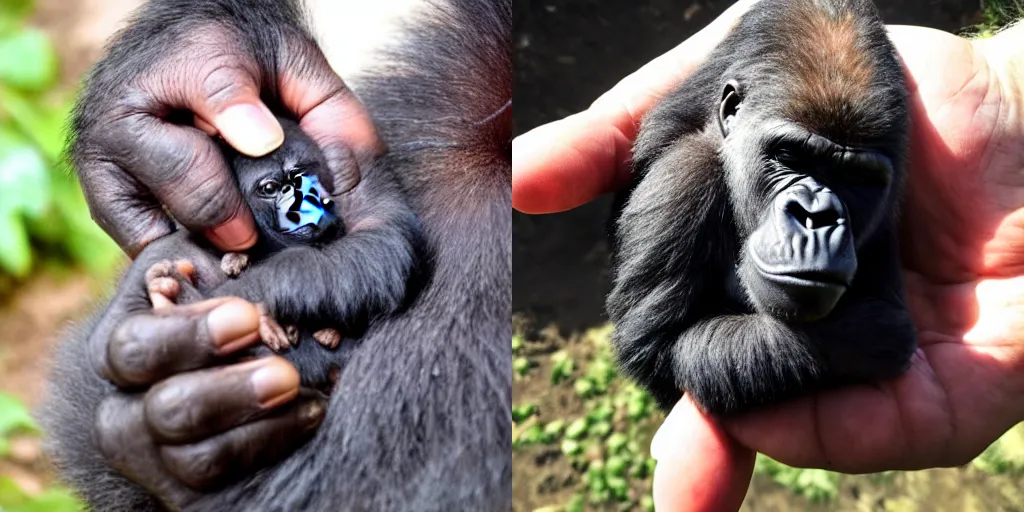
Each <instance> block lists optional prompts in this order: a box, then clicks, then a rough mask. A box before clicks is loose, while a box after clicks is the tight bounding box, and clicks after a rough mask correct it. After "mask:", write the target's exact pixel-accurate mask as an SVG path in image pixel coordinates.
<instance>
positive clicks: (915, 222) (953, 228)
mask: <svg viewBox="0 0 1024 512" xmlns="http://www.w3.org/2000/svg"><path fill="white" fill-rule="evenodd" d="M749 5H750V2H744V3H741V4H739V5H737V6H735V7H734V8H733V9H730V11H727V12H726V13H725V14H724V15H723V16H722V17H720V18H719V19H718V20H716V22H715V23H714V24H712V25H710V26H709V27H708V28H706V29H705V30H704V31H702V32H701V33H699V34H698V35H696V36H694V38H691V39H690V40H688V41H686V42H685V43H683V44H682V45H680V46H679V47H678V48H676V49H675V50H673V51H671V52H669V53H668V54H666V55H664V56H662V57H659V59H657V60H655V61H653V62H652V63H651V64H648V65H647V66H645V67H644V68H642V69H641V70H640V71H638V72H637V73H636V74H634V75H631V76H630V77H628V78H626V79H625V80H623V81H622V82H621V83H620V84H619V85H617V86H616V87H615V88H613V89H612V90H611V91H609V92H608V93H607V94H605V95H604V96H602V98H601V99H599V100H598V101H597V102H595V104H594V106H593V107H592V108H591V109H590V110H588V111H586V112H584V113H581V114H577V115H576V116H573V117H570V118H568V119H565V120H562V121H558V122H556V123H552V124H550V125H547V126H545V127H541V128H538V129H537V130H535V131H533V132H530V133H528V134H525V135H523V136H522V137H520V138H519V139H517V140H516V141H515V142H514V143H513V152H514V154H515V158H514V160H513V203H514V205H515V207H516V208H517V209H519V210H521V211H524V212H527V213H542V212H554V211H560V210H564V209H568V208H572V207H575V206H578V205H580V204H583V203H585V202H586V201H589V200H590V199H593V198H594V197H596V196H597V195H600V194H602V193H605V192H610V191H613V190H616V189H617V188H619V187H621V186H622V185H623V184H624V183H625V182H626V181H627V173H628V161H629V148H630V145H631V144H632V140H633V138H634V137H635V134H636V126H637V121H638V120H639V119H640V118H641V117H642V116H643V114H644V113H645V112H646V111H647V110H648V109H649V108H650V107H651V106H652V105H653V104H654V103H655V102H656V100H657V99H658V97H659V96H660V95H661V94H662V93H664V92H665V91H666V90H668V89H669V88H671V87H672V86H674V85H675V84H677V83H679V81H680V80H682V78H683V77H685V76H686V75H688V74H689V73H690V72H691V71H692V70H693V69H694V68H695V67H696V66H697V65H699V63H700V60H701V59H702V58H703V56H704V55H706V53H707V51H709V50H710V48H711V47H713V45H714V44H715V43H716V42H717V41H718V40H720V39H721V38H722V37H723V36H724V34H725V32H726V31H727V30H728V28H729V27H730V26H731V24H732V22H733V21H734V20H735V19H736V18H737V17H738V15H739V14H740V13H741V12H742V11H743V10H745V9H746V8H747V7H748V6H749ZM1022 29H1024V27H1018V28H1017V29H1016V30H1015V31H1010V32H1007V33H1004V34H1002V35H1000V36H997V37H996V38H995V39H993V40H990V41H981V42H977V43H971V42H969V41H966V40H964V39H961V38H957V37H954V36H952V35H950V34H946V33H943V32H939V31H934V30H928V29H922V28H914V27H892V28H891V35H892V38H893V40H894V42H895V44H896V46H897V48H898V49H899V51H900V53H901V55H902V57H903V59H904V61H905V65H906V67H907V71H908V73H909V75H910V86H911V93H912V105H911V114H912V122H913V125H914V131H913V134H912V142H911V146H912V147H911V151H912V159H911V166H910V169H909V173H910V179H909V189H908V193H907V203H906V206H905V216H904V224H903V225H904V230H905V233H904V237H903V248H904V263H905V268H906V275H907V280H908V294H909V302H910V304H909V306H910V308H911V313H912V315H913V317H914V320H915V323H916V324H917V327H918V329H919V345H920V348H919V350H918V353H917V354H916V355H915V357H914V361H913V365H912V367H911V369H910V371H908V372H907V373H906V374H905V375H904V376H902V377H900V378H899V379H896V380H894V381H891V382H886V383H882V384H879V385H877V386H861V387H849V388H843V389H840V390H835V391H829V392H823V393H819V394H816V395H814V396H810V397H807V398H803V399H800V400H796V401H793V402H791V403H787V404H785V405H783V406H780V407H777V408H773V409H771V410H768V411H764V412H760V413H756V414H751V415H748V416H745V417H743V418H740V419H737V420H733V421H729V422H727V423H724V424H719V423H717V422H716V421H714V420H712V419H709V418H707V417H705V416H704V415H702V414H701V413H700V412H699V411H697V409H696V408H695V407H693V405H692V403H690V402H689V401H688V400H687V399H685V398H684V399H683V400H682V401H681V402H680V404H679V405H678V406H677V407H676V408H675V409H674V410H673V412H672V413H671V414H670V415H669V417H668V419H667V420H666V422H665V425H663V427H662V429H661V430H660V431H659V433H658V436H656V438H655V442H654V443H652V454H653V455H654V456H655V458H657V459H658V460H659V464H658V469H657V470H656V472H655V502H656V505H657V507H658V509H659V510H735V509H737V508H738V507H739V505H740V504H741V503H742V498H743V495H744V494H745V491H746V487H747V485H748V482H749V478H750V472H751V471H752V467H753V452H752V451H751V450H756V451H760V452H763V453H765V454H767V455H769V456H772V457H773V458H776V459H778V460H780V461H782V462H785V463H788V464H791V465H795V466H802V467H820V468H826V469H832V470H837V471H844V472H871V471H880V470H886V469H920V468H926V467H936V466H950V465H957V464H961V463H964V462H966V461H967V460H969V459H971V458H973V457H974V456H976V455H977V454H978V453H980V452H981V451H982V450H983V449H984V448H985V447H986V446H987V445H988V444H990V443H991V442H992V441H994V440H995V439H996V438H997V437H998V436H999V435H1000V434H1001V433H1002V432H1003V431H1005V430H1006V429H1007V428H1009V427H1010V426H1012V425H1013V424H1015V423H1016V422H1018V421H1020V420H1021V419H1024V403H1022V402H1021V401H1020V399H1019V397H1020V396H1021V392H1022V388H1024V334H1021V332H1024V329H1022V327H1024V291H1022V290H1024V277H1022V276H1024V177H1022V174H1021V167H1022V163H1024V120H1022V119H1021V117H1020V116H1021V112H1022V107H1024V97H1022V96H1021V88H1020V84H1021V83H1024V76H1022V75H1021V74H1020V72H1019V71H1016V73H1017V74H1016V75H1013V73H1014V72H1015V71H1013V69H1014V67H1013V66H1011V65H1009V62H1010V60H1011V59H1012V58H1016V59H1017V68H1016V69H1021V68H1020V58H1021V57H1020V55H1017V56H1015V57H1012V56H1010V55H1008V54H1007V53H1005V52H1009V51H1013V49H1019V48H1020V47H1021V45H1020V44H1019V43H1018V44H1012V43H1007V42H1006V41H1004V39H1005V38H1011V37H1012V38H1015V39H1016V40H1017V41H1019V40H1020V39H1021V38H1022V37H1024V35H1022V34H1021V31H1022ZM1017 51H1019V50H1017ZM808 440H817V441H816V442H808Z"/></svg>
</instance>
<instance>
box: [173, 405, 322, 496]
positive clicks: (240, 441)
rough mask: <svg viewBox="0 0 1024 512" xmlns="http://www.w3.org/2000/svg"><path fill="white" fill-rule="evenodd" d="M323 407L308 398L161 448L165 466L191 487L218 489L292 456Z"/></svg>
mask: <svg viewBox="0 0 1024 512" xmlns="http://www.w3.org/2000/svg"><path fill="white" fill-rule="evenodd" d="M325 406H326V404H325V402H324V400H323V398H320V397H316V398H310V399H308V400H305V401H302V402H298V403H295V404H293V405H291V406H290V407H288V408H287V409H286V410H285V411H283V412H282V413H281V414H278V415H274V416H272V417H269V418H265V419H262V420H259V421H257V422H253V423H249V424H246V425H243V426H241V427H238V428H235V429H233V430H229V431H228V432H225V433H224V434H221V435H219V436H217V437H214V438H210V439H207V440H205V441H202V442H200V443H196V444H190V445H184V446H162V447H161V448H160V455H161V458H162V459H163V461H164V467H165V468H167V470H168V471H169V472H170V473H172V474H173V475H175V476H176V477H177V478H178V479H179V480H181V481H182V482H183V483H184V484H185V485H187V486H189V487H191V488H192V489H196V490H205V489H211V488H216V487H219V486H221V485H224V484H225V483H227V482H229V481H231V480H230V478H231V477H232V476H233V475H239V474H243V475H247V474H251V473H252V472H254V471H255V470H257V469H259V468H261V467H265V466H267V465H270V464H273V463H275V462H278V461H280V460H282V459H284V458H285V457H287V456H288V455H290V454H292V453H293V452H294V451H295V449H296V448H298V447H299V446H300V445H302V444H303V443H305V442H306V441H308V440H309V439H310V438H311V437H312V436H313V434H314V433H315V431H316V429H317V427H319V426H320V423H321V422H322V421H323V418H324V414H325V411H326V407H325Z"/></svg>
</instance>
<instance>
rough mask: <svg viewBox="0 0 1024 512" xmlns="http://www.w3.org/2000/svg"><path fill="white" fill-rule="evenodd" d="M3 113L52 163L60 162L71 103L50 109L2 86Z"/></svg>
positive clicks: (0, 87)
mask: <svg viewBox="0 0 1024 512" xmlns="http://www.w3.org/2000/svg"><path fill="white" fill-rule="evenodd" d="M0 109H2V110H3V111H6V112H7V114H8V115H10V117H11V120H13V121H14V126H15V127H16V128H17V129H18V130H19V131H20V132H21V133H24V134H25V136H27V137H28V138H29V139H30V140H31V141H32V142H33V143H34V144H35V145H36V146H37V147H38V148H39V150H40V151H42V152H43V155H44V156H45V157H46V158H47V159H49V160H50V162H51V163H56V162H59V161H61V156H62V154H63V152H64V145H65V144H64V142H65V141H64V133H65V130H64V129H65V125H66V121H67V118H68V116H69V115H70V113H71V103H70V102H61V103H60V104H58V105H57V106H48V105H42V104H38V103H36V102H33V101H30V100H29V99H28V98H27V97H25V95H24V94H21V93H18V92H17V91H15V90H14V89H11V88H10V87H3V83H2V82H0Z"/></svg>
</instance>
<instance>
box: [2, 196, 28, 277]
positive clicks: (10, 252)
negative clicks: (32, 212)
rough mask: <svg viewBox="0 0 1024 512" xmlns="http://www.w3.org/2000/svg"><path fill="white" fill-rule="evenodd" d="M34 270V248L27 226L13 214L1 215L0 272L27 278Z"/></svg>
mask: <svg viewBox="0 0 1024 512" xmlns="http://www.w3.org/2000/svg"><path fill="white" fill-rule="evenodd" d="M31 268H32V247H31V245H29V239H28V231H26V230H25V224H24V223H23V222H22V221H21V219H20V218H18V216H17V215H15V214H14V213H13V212H9V213H7V214H0V270H3V271H6V272H7V273H9V274H11V275H13V276H15V277H25V276H27V275H28V272H29V270H30V269H31Z"/></svg>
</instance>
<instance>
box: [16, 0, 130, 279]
mask: <svg viewBox="0 0 1024 512" xmlns="http://www.w3.org/2000/svg"><path fill="white" fill-rule="evenodd" d="M32 8H33V5H32V2H31V1H30V0H0V276H4V275H6V276H9V277H14V278H16V279H17V278H23V277H25V276H27V275H28V274H29V273H30V272H31V271H32V269H33V268H34V267H35V266H36V264H37V263H39V262H40V260H53V261H58V262H62V263H67V264H72V265H82V266H84V267H85V269H86V270H88V271H90V272H92V273H102V272H105V271H108V270H109V269H111V268H112V266H113V264H114V262H115V261H116V260H117V257H118V256H119V254H120V251H119V249H118V248H117V246H116V245H115V244H114V243H113V242H112V241H111V240H110V238H109V237H107V235H106V234H105V233H104V232H103V231H102V230H101V229H100V228H99V227H98V226H97V225H96V224H95V223H94V222H93V221H92V219H91V218H90V216H89V210H88V208H87V206H86V203H85V199H84V198H83V196H82V192H81V189H80V187H79V186H78V182H77V181H76V180H75V178H74V177H73V176H72V174H71V173H70V172H69V170H68V168H67V166H66V165H65V163H64V160H63V157H62V152H63V148H64V140H65V137H64V134H65V130H64V127H65V125H66V120H67V117H68V113H69V111H70V104H71V103H70V94H71V93H70V92H68V91H61V90H60V89H59V83H58V61H57V55H56V52H55V51H54V48H53V46H52V44H51V43H50V41H49V39H48V38H47V37H46V35H45V34H43V33H42V32H41V31H39V30H37V29H34V28H31V27H28V26H26V23H25V20H26V19H27V17H28V16H29V15H30V14H31V12H32Z"/></svg>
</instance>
